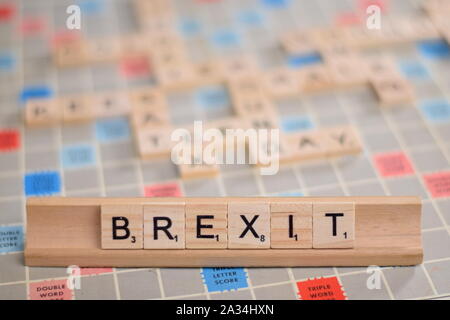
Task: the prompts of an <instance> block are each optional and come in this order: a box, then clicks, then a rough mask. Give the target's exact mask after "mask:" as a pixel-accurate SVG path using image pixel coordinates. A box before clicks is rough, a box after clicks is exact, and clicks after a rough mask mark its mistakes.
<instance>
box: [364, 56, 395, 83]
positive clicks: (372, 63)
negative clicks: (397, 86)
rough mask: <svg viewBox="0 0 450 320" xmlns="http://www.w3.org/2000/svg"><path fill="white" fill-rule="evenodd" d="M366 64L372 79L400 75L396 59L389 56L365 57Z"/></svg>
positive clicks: (368, 74)
mask: <svg viewBox="0 0 450 320" xmlns="http://www.w3.org/2000/svg"><path fill="white" fill-rule="evenodd" d="M364 65H365V69H366V71H365V72H367V76H368V77H369V80H371V81H375V80H378V79H386V78H389V77H398V76H400V72H399V71H398V69H397V66H396V64H395V61H394V60H393V59H390V58H387V57H376V58H365V59H364Z"/></svg>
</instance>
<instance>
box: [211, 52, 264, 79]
mask: <svg viewBox="0 0 450 320" xmlns="http://www.w3.org/2000/svg"><path fill="white" fill-rule="evenodd" d="M255 61H256V59H255V58H252V57H251V56H249V55H240V56H235V57H230V58H226V59H223V60H221V61H219V63H218V67H219V70H220V73H221V74H222V75H223V77H224V78H225V79H238V78H241V77H247V76H253V75H254V74H255V73H258V71H259V67H258V65H257V63H256V62H255Z"/></svg>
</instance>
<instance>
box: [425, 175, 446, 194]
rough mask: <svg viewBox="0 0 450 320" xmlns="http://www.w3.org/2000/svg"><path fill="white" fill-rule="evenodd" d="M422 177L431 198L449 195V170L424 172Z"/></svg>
mask: <svg viewBox="0 0 450 320" xmlns="http://www.w3.org/2000/svg"><path fill="white" fill-rule="evenodd" d="M423 179H424V181H425V184H426V186H427V189H428V191H430V193H431V196H432V197H433V198H443V197H450V171H446V172H437V173H432V174H426V175H424V176H423Z"/></svg>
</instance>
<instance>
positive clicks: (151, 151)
mask: <svg viewBox="0 0 450 320" xmlns="http://www.w3.org/2000/svg"><path fill="white" fill-rule="evenodd" d="M171 134H172V128H171V127H169V126H162V127H156V128H155V127H150V128H137V129H136V135H137V139H136V143H137V148H138V151H139V155H140V156H141V158H143V159H151V158H160V157H164V156H169V155H170V151H171V147H172V145H173V143H172V141H171V139H170V136H171Z"/></svg>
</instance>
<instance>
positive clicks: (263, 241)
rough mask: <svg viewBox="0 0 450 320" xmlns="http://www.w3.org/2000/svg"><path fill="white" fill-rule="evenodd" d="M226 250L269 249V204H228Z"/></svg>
mask: <svg viewBox="0 0 450 320" xmlns="http://www.w3.org/2000/svg"><path fill="white" fill-rule="evenodd" d="M228 248H229V249H269V248H270V206H269V203H264V202H229V203H228Z"/></svg>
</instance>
